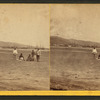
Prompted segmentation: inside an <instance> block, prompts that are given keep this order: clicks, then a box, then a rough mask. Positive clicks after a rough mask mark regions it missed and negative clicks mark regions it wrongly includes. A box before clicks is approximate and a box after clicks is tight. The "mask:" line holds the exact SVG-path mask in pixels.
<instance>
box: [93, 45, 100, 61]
mask: <svg viewBox="0 0 100 100" xmlns="http://www.w3.org/2000/svg"><path fill="white" fill-rule="evenodd" d="M97 53H98V52H97V49H96V48H95V47H94V48H93V50H92V54H93V56H94V58H96V55H97ZM96 59H98V60H100V54H99V55H98V56H97V58H96Z"/></svg>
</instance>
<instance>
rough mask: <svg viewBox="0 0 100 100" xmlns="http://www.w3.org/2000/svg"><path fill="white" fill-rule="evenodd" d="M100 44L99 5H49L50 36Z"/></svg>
mask: <svg viewBox="0 0 100 100" xmlns="http://www.w3.org/2000/svg"><path fill="white" fill-rule="evenodd" d="M56 34H59V36H61V37H64V38H68V39H69V38H73V39H79V40H88V41H95V42H100V4H56V5H55V4H54V5H51V35H56Z"/></svg>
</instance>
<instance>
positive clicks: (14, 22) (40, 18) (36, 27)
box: [0, 4, 50, 48]
mask: <svg viewBox="0 0 100 100" xmlns="http://www.w3.org/2000/svg"><path fill="white" fill-rule="evenodd" d="M49 24H50V23H49V5H48V4H46V5H45V4H0V41H5V42H16V43H21V44H26V45H33V46H37V45H38V46H43V47H46V48H49V36H50V35H49V26H50V25H49Z"/></svg>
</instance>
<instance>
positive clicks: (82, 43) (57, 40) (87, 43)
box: [50, 36, 100, 48]
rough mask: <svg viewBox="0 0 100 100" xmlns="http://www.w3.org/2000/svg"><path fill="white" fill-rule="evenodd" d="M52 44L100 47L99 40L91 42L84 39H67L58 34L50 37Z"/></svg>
mask: <svg viewBox="0 0 100 100" xmlns="http://www.w3.org/2000/svg"><path fill="white" fill-rule="evenodd" d="M50 45H51V46H64V47H68V46H72V47H98V48H99V47H100V43H98V42H91V41H83V40H76V39H65V38H62V37H58V36H51V37H50Z"/></svg>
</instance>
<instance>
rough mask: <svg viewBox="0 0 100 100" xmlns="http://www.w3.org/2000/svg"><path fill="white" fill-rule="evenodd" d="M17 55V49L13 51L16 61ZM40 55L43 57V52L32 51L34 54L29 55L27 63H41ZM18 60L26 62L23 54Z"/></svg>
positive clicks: (38, 50)
mask: <svg viewBox="0 0 100 100" xmlns="http://www.w3.org/2000/svg"><path fill="white" fill-rule="evenodd" d="M17 55H18V51H17V49H16V48H14V49H13V56H14V59H17ZM40 55H41V51H40V49H37V50H36V51H35V50H32V52H31V53H30V54H29V55H28V57H27V59H26V61H34V60H37V62H39V61H40ZM17 60H20V61H25V58H24V56H23V53H21V54H20V55H19V57H18V59H17Z"/></svg>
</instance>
